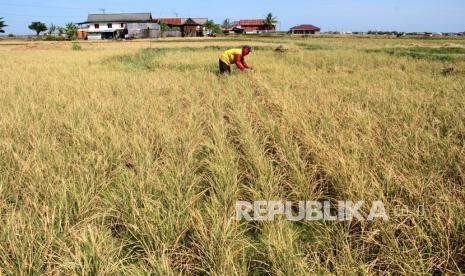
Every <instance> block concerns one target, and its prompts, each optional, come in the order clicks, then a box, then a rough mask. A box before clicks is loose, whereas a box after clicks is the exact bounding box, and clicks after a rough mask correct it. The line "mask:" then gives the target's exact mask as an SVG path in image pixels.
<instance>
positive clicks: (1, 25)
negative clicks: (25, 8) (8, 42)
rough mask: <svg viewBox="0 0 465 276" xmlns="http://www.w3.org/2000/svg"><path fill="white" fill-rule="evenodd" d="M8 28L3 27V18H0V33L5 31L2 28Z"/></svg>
mask: <svg viewBox="0 0 465 276" xmlns="http://www.w3.org/2000/svg"><path fill="white" fill-rule="evenodd" d="M5 27H8V25H5V21H3V17H0V33H4V32H5V31H4V30H3V28H5Z"/></svg>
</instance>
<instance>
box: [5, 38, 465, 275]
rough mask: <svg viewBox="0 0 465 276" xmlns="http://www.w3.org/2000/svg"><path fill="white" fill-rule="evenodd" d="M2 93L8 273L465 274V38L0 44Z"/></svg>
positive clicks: (235, 39) (6, 262)
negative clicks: (228, 58) (290, 205)
mask: <svg viewBox="0 0 465 276" xmlns="http://www.w3.org/2000/svg"><path fill="white" fill-rule="evenodd" d="M244 44H249V45H252V46H253V47H254V50H253V53H252V54H251V55H250V56H248V58H247V62H248V63H249V64H250V65H253V66H254V68H255V70H253V71H252V72H250V73H248V74H244V73H241V72H238V70H234V69H233V71H234V72H233V74H232V75H231V76H224V77H219V76H218V74H217V70H218V68H217V66H218V57H219V56H220V54H221V52H222V51H224V50H226V49H228V48H230V47H238V46H240V45H244ZM279 45H283V47H285V48H286V49H288V51H286V52H284V53H280V52H276V51H274V49H275V48H276V47H278V46H279ZM0 90H1V92H0V214H1V217H0V219H1V221H0V223H1V225H2V227H1V228H0V271H1V272H0V273H1V274H6V275H30V274H47V275H57V274H80V275H114V274H129V275H141V274H157V275H180V274H182V275H313V274H320V275H325V274H342V275H353V274H357V275H358V274H394V275H412V274H422V275H424V274H436V275H439V274H463V273H465V269H464V268H465V186H464V180H465V145H464V140H465V112H464V110H465V39H405V38H402V39H388V38H379V37H378V38H374V37H372V38H350V37H339V38H331V37H320V38H286V37H282V38H258V37H257V38H241V39H238V38H219V39H203V40H172V41H171V40H160V41H129V42H77V43H74V44H73V43H71V42H21V41H13V42H11V41H6V40H2V41H0ZM263 200H267V201H289V202H299V201H313V200H315V201H322V200H325V201H330V202H337V201H354V202H356V201H364V202H373V201H381V202H383V203H384V206H385V208H386V212H387V213H388V215H389V220H387V221H384V220H374V221H357V220H352V221H342V222H341V221H324V220H318V221H307V220H302V221H297V222H296V221H290V220H288V219H286V217H285V216H277V217H276V218H275V219H274V220H272V221H252V222H248V221H244V220H237V219H236V202H237V201H248V202H252V201H263ZM369 207H370V206H369V205H364V206H363V207H362V208H361V209H360V213H361V214H362V215H363V216H365V217H366V215H367V214H368V213H369V212H370V208H369ZM399 208H401V209H402V210H403V212H402V213H399V212H396V210H399Z"/></svg>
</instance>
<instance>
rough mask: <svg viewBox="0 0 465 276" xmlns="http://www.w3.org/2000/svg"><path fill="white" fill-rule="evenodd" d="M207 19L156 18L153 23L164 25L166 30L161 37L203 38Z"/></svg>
mask: <svg viewBox="0 0 465 276" xmlns="http://www.w3.org/2000/svg"><path fill="white" fill-rule="evenodd" d="M207 21H208V18H156V19H154V22H156V23H165V24H166V25H168V28H169V29H168V30H167V31H164V32H163V36H168V37H202V36H205V35H206V33H205V31H206V30H205V24H206V23H207Z"/></svg>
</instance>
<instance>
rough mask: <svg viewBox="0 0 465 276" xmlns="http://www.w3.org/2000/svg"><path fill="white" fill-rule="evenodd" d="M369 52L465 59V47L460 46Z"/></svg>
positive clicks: (442, 59)
mask: <svg viewBox="0 0 465 276" xmlns="http://www.w3.org/2000/svg"><path fill="white" fill-rule="evenodd" d="M367 51H368V52H375V53H387V54H390V55H396V56H408V57H412V58H416V59H429V60H439V61H449V62H450V61H454V60H462V61H465V48H461V47H460V48H459V47H440V48H433V47H409V48H385V49H375V50H367Z"/></svg>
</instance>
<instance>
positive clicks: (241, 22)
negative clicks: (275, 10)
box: [233, 19, 265, 26]
mask: <svg viewBox="0 0 465 276" xmlns="http://www.w3.org/2000/svg"><path fill="white" fill-rule="evenodd" d="M264 24H265V20H263V19H241V20H239V21H234V22H233V25H235V26H261V25H264Z"/></svg>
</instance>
